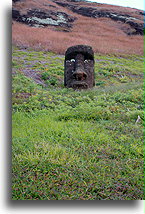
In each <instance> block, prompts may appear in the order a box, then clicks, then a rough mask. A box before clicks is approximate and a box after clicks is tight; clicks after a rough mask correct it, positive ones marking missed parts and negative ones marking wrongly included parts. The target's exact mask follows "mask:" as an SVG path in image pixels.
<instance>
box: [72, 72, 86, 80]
mask: <svg viewBox="0 0 145 214" xmlns="http://www.w3.org/2000/svg"><path fill="white" fill-rule="evenodd" d="M73 77H74V79H75V80H77V81H82V80H85V79H86V78H87V74H86V73H85V72H84V71H82V70H76V71H75V72H74V73H73Z"/></svg>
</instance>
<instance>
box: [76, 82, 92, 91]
mask: <svg viewBox="0 0 145 214" xmlns="http://www.w3.org/2000/svg"><path fill="white" fill-rule="evenodd" d="M72 88H74V89H78V90H80V89H88V84H87V83H86V82H80V81H75V82H74V83H73V84H72Z"/></svg>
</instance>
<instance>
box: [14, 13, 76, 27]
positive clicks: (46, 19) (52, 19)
mask: <svg viewBox="0 0 145 214" xmlns="http://www.w3.org/2000/svg"><path fill="white" fill-rule="evenodd" d="M12 18H13V20H15V21H18V22H21V23H24V24H27V25H29V26H32V27H46V26H49V25H52V26H61V27H64V29H66V30H69V29H70V28H71V27H72V23H73V22H74V21H75V19H76V18H75V17H73V16H70V15H68V14H67V13H64V12H59V11H56V12H54V11H52V10H47V11H43V10H40V9H34V10H29V11H28V12H27V14H26V15H21V14H20V12H19V11H18V10H16V9H13V10H12Z"/></svg>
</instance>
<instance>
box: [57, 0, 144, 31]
mask: <svg viewBox="0 0 145 214" xmlns="http://www.w3.org/2000/svg"><path fill="white" fill-rule="evenodd" d="M54 2H55V3H57V4H58V5H60V6H62V7H66V8H68V9H70V10H71V11H73V12H74V13H77V14H79V15H82V16H87V17H92V18H102V17H103V18H110V19H112V20H114V21H119V22H122V23H126V24H128V25H129V26H130V27H131V28H132V29H133V30H131V31H128V32H126V31H125V33H127V34H128V35H132V34H133V35H143V34H144V32H143V29H144V22H143V20H141V19H138V18H135V17H132V16H130V15H128V14H123V13H122V14H121V13H117V12H110V11H105V10H102V9H101V10H100V9H99V8H93V7H83V6H78V5H77V4H76V5H75V4H71V3H69V2H68V3H64V2H60V1H58V0H54ZM74 2H77V1H74ZM139 13H140V15H144V12H139Z"/></svg>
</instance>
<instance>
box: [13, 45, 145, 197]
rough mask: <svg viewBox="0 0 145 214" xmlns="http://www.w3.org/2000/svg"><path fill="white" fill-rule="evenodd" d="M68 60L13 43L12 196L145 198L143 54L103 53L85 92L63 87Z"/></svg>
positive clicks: (97, 61) (98, 59)
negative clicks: (91, 85)
mask: <svg viewBox="0 0 145 214" xmlns="http://www.w3.org/2000/svg"><path fill="white" fill-rule="evenodd" d="M63 60H64V56H59V55H55V54H53V53H49V52H48V53H47V52H34V51H28V50H18V49H17V48H14V50H13V152H12V154H13V155H12V156H13V157H12V158H13V164H12V165H13V167H12V168H13V181H12V185H13V186H12V199H13V200H78V199H79V200H135V199H143V80H142V79H143V75H142V73H143V57H141V56H137V55H136V56H135V55H134V56H124V57H115V56H113V55H107V56H103V55H96V56H95V60H96V63H95V73H96V87H95V88H94V89H92V90H88V91H81V92H80V91H73V90H72V89H66V88H64V87H63ZM28 69H29V74H30V73H34V72H38V74H39V78H40V79H42V83H43V85H45V84H46V85H48V86H47V87H45V86H41V85H39V84H36V83H35V82H34V81H33V80H32V79H29V78H28V77H26V76H25V75H24V73H25V72H26V71H27V70H28ZM23 72H24V73H23ZM138 116H140V118H141V120H140V121H139V122H138V123H136V120H137V118H138Z"/></svg>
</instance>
